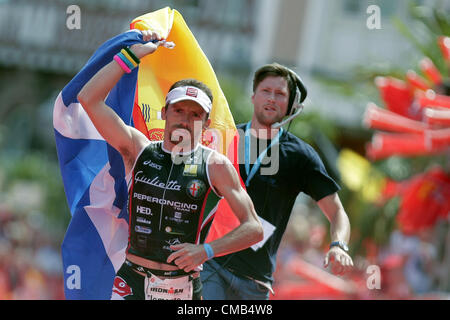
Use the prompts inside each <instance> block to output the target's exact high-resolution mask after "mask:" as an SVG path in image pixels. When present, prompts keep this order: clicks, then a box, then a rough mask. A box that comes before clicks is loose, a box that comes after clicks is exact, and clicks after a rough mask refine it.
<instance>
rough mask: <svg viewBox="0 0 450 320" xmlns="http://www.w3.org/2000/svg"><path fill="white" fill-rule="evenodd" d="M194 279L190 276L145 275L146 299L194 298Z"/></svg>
mask: <svg viewBox="0 0 450 320" xmlns="http://www.w3.org/2000/svg"><path fill="white" fill-rule="evenodd" d="M192 291H193V288H192V281H190V280H189V276H186V277H181V278H176V279H170V278H169V279H160V278H158V277H157V276H155V275H152V276H151V277H148V276H146V277H145V300H192Z"/></svg>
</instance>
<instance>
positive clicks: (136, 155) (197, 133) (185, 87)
mask: <svg viewBox="0 0 450 320" xmlns="http://www.w3.org/2000/svg"><path fill="white" fill-rule="evenodd" d="M142 34H143V40H144V41H145V42H147V43H145V44H135V45H133V46H131V47H130V48H124V49H123V50H122V51H121V52H120V53H118V54H117V55H116V56H115V57H114V61H111V62H110V63H109V64H107V65H106V66H105V67H103V68H102V69H101V70H100V71H99V72H98V73H97V74H95V75H94V76H93V77H92V79H91V80H90V81H89V82H88V83H87V84H86V85H85V86H84V87H83V89H82V90H81V91H80V93H79V95H78V100H79V102H80V103H81V105H82V106H83V108H84V109H85V111H86V113H87V114H88V116H89V118H90V119H91V121H92V123H93V124H94V125H95V127H96V129H97V130H98V132H99V133H100V134H101V135H102V136H103V138H104V139H105V140H106V141H107V142H108V143H109V144H110V145H111V146H113V147H114V148H115V149H116V150H117V151H119V153H120V154H121V155H122V158H123V161H124V165H125V173H126V176H127V180H128V181H129V201H128V207H129V212H130V219H129V226H130V227H129V243H128V248H127V251H126V260H125V262H124V263H123V265H122V267H121V268H120V269H119V271H118V272H117V275H116V278H115V279H114V286H113V288H112V299H126V300H136V299H146V300H156V299H167V300H175V299H185V300H189V299H200V298H201V289H202V285H201V281H200V273H199V271H200V269H201V265H202V264H203V263H204V262H205V261H206V260H208V259H211V258H212V257H214V255H223V254H228V253H231V252H235V251H238V250H242V249H245V248H247V247H249V246H251V245H252V244H254V243H257V242H258V241H260V240H261V239H262V235H263V230H262V227H261V224H260V222H259V221H258V219H257V215H256V212H255V210H254V207H253V203H252V201H251V199H250V197H249V196H248V194H247V193H246V192H245V190H244V189H243V188H242V187H241V185H240V183H239V177H238V175H237V173H236V171H235V169H234V167H233V166H232V164H231V162H230V161H229V160H228V159H227V158H226V157H225V156H223V155H221V154H219V153H217V152H215V151H213V150H212V149H208V148H206V147H203V146H201V145H200V143H199V139H200V138H201V134H202V129H205V128H206V127H207V126H208V125H209V123H210V120H209V119H208V117H209V113H210V111H211V108H212V99H213V96H212V93H211V91H210V89H209V88H208V87H207V86H206V85H205V84H203V83H202V82H200V81H197V80H195V79H185V80H181V81H178V82H176V83H175V84H174V85H172V87H171V88H170V90H169V92H168V94H167V96H166V104H165V107H164V108H163V109H162V110H161V116H162V119H163V120H165V121H166V122H165V129H164V139H163V141H159V142H150V141H149V140H148V139H147V137H145V135H143V134H142V133H141V132H139V131H138V130H137V129H135V128H133V127H130V126H127V125H125V123H124V122H123V121H122V120H121V119H120V117H119V116H118V115H117V114H116V113H115V112H114V111H113V110H112V109H111V108H109V107H108V106H107V105H106V104H105V98H106V96H107V95H108V93H109V92H110V91H111V89H112V88H113V87H114V86H115V85H116V83H117V82H118V81H119V80H120V78H121V77H122V76H123V74H124V72H126V73H129V72H130V69H132V68H133V67H136V66H137V64H139V62H140V59H141V58H142V57H144V56H146V55H148V54H152V53H153V52H154V51H155V50H156V49H157V48H158V47H159V46H161V45H162V46H167V47H170V46H169V45H168V43H166V42H165V41H164V40H163V39H162V38H161V37H160V36H159V35H158V34H157V33H156V32H152V31H150V30H146V31H142ZM222 197H223V198H225V199H226V200H227V201H228V203H229V204H230V207H231V209H232V210H233V211H234V213H235V214H236V216H237V217H238V219H239V221H240V225H239V226H238V227H237V228H235V229H234V230H232V231H231V232H230V233H229V234H227V235H225V236H224V237H222V238H219V239H217V240H214V241H212V242H210V243H208V244H206V243H204V240H205V238H206V235H207V233H208V229H209V227H210V225H211V222H212V220H213V217H214V213H215V210H216V209H217V204H218V201H219V200H220V199H221V198H222Z"/></svg>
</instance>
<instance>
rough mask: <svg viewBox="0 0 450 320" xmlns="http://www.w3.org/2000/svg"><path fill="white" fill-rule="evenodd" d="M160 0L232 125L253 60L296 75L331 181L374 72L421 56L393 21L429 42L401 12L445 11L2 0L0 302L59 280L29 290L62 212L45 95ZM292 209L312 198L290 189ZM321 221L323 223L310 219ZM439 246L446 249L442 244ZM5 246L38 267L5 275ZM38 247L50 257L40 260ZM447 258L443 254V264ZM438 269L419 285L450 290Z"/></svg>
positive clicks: (440, 6)
mask: <svg viewBox="0 0 450 320" xmlns="http://www.w3.org/2000/svg"><path fill="white" fill-rule="evenodd" d="M71 5H76V6H78V8H79V9H80V13H81V23H80V28H79V29H77V28H75V29H70V28H69V27H68V25H67V23H68V18H69V17H70V15H71V13H72V11H70V10H69V7H70V6H71ZM370 5H376V6H378V7H379V9H380V18H381V20H380V28H379V29H372V28H369V27H368V25H367V21H368V19H369V18H370V15H371V13H370V12H368V11H367V9H368V7H369V6H370ZM166 6H169V7H171V8H174V9H177V10H178V11H179V12H180V13H181V14H182V15H183V17H184V19H185V20H186V22H187V24H188V26H189V27H190V29H191V31H192V32H193V33H194V35H195V37H196V39H197V41H198V42H199V44H200V46H201V47H202V49H203V50H204V51H205V54H206V55H207V57H208V58H209V60H210V62H211V64H212V65H213V68H214V70H215V71H216V74H217V76H218V78H219V81H220V83H221V85H222V88H223V90H224V92H225V94H226V96H227V98H228V99H229V104H230V107H231V110H232V113H233V116H234V117H235V120H236V122H242V121H245V120H248V118H249V117H250V114H251V111H252V110H251V104H250V95H251V77H252V74H253V72H254V70H255V69H256V68H257V67H259V66H260V65H262V64H264V63H270V62H273V61H276V62H279V63H282V64H285V65H287V66H289V67H291V68H293V69H294V70H295V71H297V73H299V74H300V75H301V77H302V78H303V79H304V81H305V82H306V83H307V86H308V91H309V96H308V99H307V101H306V108H305V109H306V110H305V115H304V116H303V118H302V119H300V120H297V121H296V122H295V124H294V125H293V126H292V131H293V132H294V133H295V134H297V135H299V136H300V137H302V138H304V139H305V140H307V141H308V142H310V143H312V144H313V145H315V146H316V147H317V148H318V149H319V151H320V153H321V155H322V156H323V157H324V159H325V162H326V165H327V168H328V169H329V171H330V172H331V174H332V175H333V176H334V177H335V178H336V179H337V180H340V178H341V177H340V172H339V169H338V167H337V160H338V155H339V151H340V150H341V149H344V148H349V149H352V150H354V151H355V152H356V153H358V154H360V155H362V156H363V155H364V152H365V151H364V145H365V143H366V142H367V141H368V140H370V137H371V132H370V131H369V130H367V129H365V128H363V127H362V125H361V120H362V118H363V114H364V111H365V106H366V104H367V103H368V102H369V101H375V102H378V103H380V98H379V95H378V91H377V90H376V88H375V86H374V85H373V79H374V78H375V76H377V75H388V74H394V75H398V74H401V73H403V72H404V71H406V70H407V69H408V68H411V67H415V66H416V65H417V63H418V61H419V60H420V59H421V57H422V55H423V52H421V51H420V50H418V49H417V43H414V42H413V41H411V40H410V39H408V38H407V37H406V36H405V35H404V34H402V32H400V31H401V30H402V28H401V26H408V27H409V26H412V27H414V30H415V31H416V30H417V31H418V33H416V34H415V35H416V36H417V37H418V39H420V40H423V41H428V40H429V37H430V35H429V33H427V30H426V27H427V26H426V25H424V23H423V21H422V20H417V15H416V16H414V15H413V14H411V12H412V11H411V10H412V8H422V9H420V10H422V11H420V10H419V11H420V12H421V13H422V14H423V15H424V16H426V15H427V14H428V15H431V14H432V8H435V9H436V10H438V11H439V12H440V13H441V14H442V15H443V16H447V17H449V16H450V0H418V1H414V2H412V1H407V0H398V1H389V0H379V1H369V0H333V1H326V0H301V1H299V0H226V1H222V0H167V1H163V0H127V1H122V0H95V1H91V0H75V1H72V0H33V1H31V0H0V101H1V105H0V223H1V225H0V249H1V250H0V299H2V298H13V299H14V298H18V299H20V298H27V297H28V298H30V297H31V298H36V299H38V298H47V299H58V298H61V297H62V296H61V292H60V291H58V290H60V289H61V290H62V285H61V288H60V289H57V290H56V291H54V292H56V293H54V294H53V293H48V294H46V295H43V294H42V292H43V291H41V295H39V288H41V290H44V289H42V288H44V287H46V284H47V281H48V283H50V282H51V283H53V282H52V281H53V280H54V279H56V280H55V281H58V279H59V280H60V278H59V276H58V275H59V274H60V273H61V270H60V268H61V266H60V265H59V263H60V261H55V262H52V263H51V264H50V266H43V265H45V263H43V262H42V261H54V257H55V255H56V256H58V254H59V250H60V248H59V246H60V244H61V241H62V237H63V235H64V232H65V228H66V227H67V224H68V223H69V219H70V214H69V211H68V209H67V206H66V203H65V198H64V190H63V187H62V181H61V178H60V175H59V169H58V165H57V159H56V152H55V146H54V138H53V126H52V108H53V103H54V99H55V98H56V96H57V94H58V92H59V91H60V90H61V89H62V88H63V87H64V86H65V85H66V84H67V83H68V82H69V81H70V79H71V78H72V77H73V76H74V75H75V74H76V73H77V72H78V71H79V70H80V69H81V68H82V66H83V65H84V64H85V63H86V61H87V60H88V59H89V57H90V56H91V55H92V53H93V52H94V51H95V50H96V49H97V48H98V47H99V45H100V44H102V43H103V42H104V41H105V40H107V39H109V38H111V37H113V36H114V35H117V34H119V33H121V32H124V31H126V30H128V29H129V23H130V22H131V20H132V19H133V18H135V17H137V16H139V15H142V14H143V13H147V12H150V11H154V10H157V9H160V8H162V7H166ZM426 8H428V9H426ZM111 18H113V19H111ZM428 27H429V26H428ZM444 159H445V160H444V161H446V160H448V157H447V158H445V157H444ZM389 161H390V162H387V163H388V164H389V165H390V167H389V168H390V169H389V170H391V172H392V170H394V171H395V170H397V171H395V172H397V177H399V178H406V177H408V176H409V175H412V174H413V173H414V172H415V171H414V170H413V168H414V166H417V164H416V163H409V162H405V161H404V160H402V159H398V158H394V159H393V160H392V159H391V160H389ZM421 163H423V161H422V162H421ZM381 165H382V166H383V165H385V167H386V166H387V165H386V163H382V164H381ZM392 168H394V169H392ZM447 170H448V167H447ZM343 192H344V195H343V199H344V201H347V200H348V201H349V202H348V203H344V206H346V208H347V211H348V212H349V214H350V215H352V216H353V218H354V220H355V224H353V221H352V225H353V226H354V228H355V230H356V231H355V232H358V223H359V221H360V215H362V213H361V212H357V211H361V210H362V209H361V207H356V205H355V207H353V205H354V203H353V202H351V199H352V197H354V195H353V194H352V191H351V190H349V191H348V193H347V191H346V190H344V191H343ZM352 195H353V196H352ZM349 199H350V200H349ZM299 205H301V206H306V205H307V206H308V207H309V205H310V203H309V201H308V200H307V199H305V198H303V197H299ZM302 208H303V207H302ZM308 210H310V211H312V212H313V211H314V209H308ZM308 210H307V209H305V210H301V211H302V212H303V214H304V212H309V211H308ZM311 215H320V213H317V212H315V213H314V214H313V213H311ZM351 218H352V217H351ZM305 219H310V218H308V217H306V216H305ZM313 220H314V219H313ZM310 222H311V221H310ZM320 223H322V224H323V219H322V220H320V219H319V221H316V223H315V224H316V225H317V224H319V225H320ZM23 226H26V227H23ZM439 228H440V229H439V230H438V231H439V232H441V233H442V234H444V235H443V236H441V237H440V238H439V237H438V238H439V239H440V240H436V241H438V242H439V241H442V237H443V238H444V239H446V238H445V236H446V234H447V233H448V230H449V229H448V222H447V224H445V225H444V226H442V225H440V226H439ZM441 229H442V230H441ZM315 230H316V229H315ZM316 231H317V230H316ZM305 232H306V231H305ZM317 232H319V231H317ZM439 232H438V233H439ZM319 234H320V232H319ZM33 235H34V236H33ZM35 237H37V238H39V239H40V240H39V241H38V240H35ZM16 238H17V239H19V240H17V239H16ZM22 238H26V239H28V240H23V239H22ZM319 238H320V237H319ZM447 238H449V237H448V236H447ZM11 239H13V240H11ZM14 239H16V240H17V241H16V240H14ZM20 239H22V240H20ZM386 239H389V234H388V235H386ZM323 241H324V240H323ZM319 242H320V241H319ZM447 242H450V240H447ZM37 243H39V244H41V243H42V245H39V246H37V245H36V244H37ZM324 243H325V242H324ZM386 243H388V240H385V244H386ZM303 245H304V243H303ZM287 246H288V245H287ZM44 247H45V248H46V251H43V250H41V249H42V248H44ZM439 248H441V247H438V249H439ZM443 248H444V249H443V250H444V251H445V250H447V249H448V250H450V245H448V246H447V247H446V246H444V247H443ZM30 250H31V252H32V254H31V255H30V254H29V253H30ZM440 250H442V248H441V249H440ZM438 251H439V250H438ZM10 252H15V254H16V256H17V260H18V261H19V260H20V259H23V257H24V256H28V257H34V258H35V260H33V259H31V261H29V262H28V263H29V264H30V265H33V264H35V265H36V270H37V271H36V273H34V274H31V275H29V277H28V278H26V279H25V278H23V279H21V280H20V279H19V278H18V277H19V276H18V275H14V274H11V272H10V271H8V270H11V268H13V266H14V265H15V264H17V263H18V262H17V261H13V260H14V259H12V258H11V257H12V256H14V255H11V254H10ZM25 253H28V254H25ZM44 254H45V255H48V257H50V258H48V259H43V258H42V256H43V255H44ZM427 254H428V253H427ZM430 255H432V254H431V253H429V254H428V255H427V257H428V256H430ZM436 255H438V253H436ZM449 255H450V254H448V253H447V256H445V257H444V258H442V257H441V260H442V259H444V260H445V259H447V260H450V258H449V257H448V256H449ZM441 256H442V255H441ZM39 259H40V260H39ZM312 260H314V259H312ZM447 260H445V261H447ZM34 261H41V264H38V263H37V262H36V263H35V262H34ZM449 263H450V262H449ZM447 271H448V270H447ZM2 272H3V273H2ZM39 272H40V273H39ZM440 272H441V274H442V275H440V277H439V281H440V283H439V285H440V286H436V285H435V286H434V287H433V286H432V285H429V291H432V290H437V289H436V288H438V289H439V290H441V291H444V292H448V291H449V290H450V283H449V282H450V280H449V277H448V272H447V273H446V272H445V270H444V271H442V270H441V271H440ZM5 275H6V276H5ZM45 277H49V279H51V280H45ZM11 279H12V280H11ZM27 279H28V280H27ZM29 279H31V280H29ZM433 279H434V280H433ZM433 279H432V280H429V281H437V280H436V277H434V278H433ZM442 279H444V280H442ZM27 281H31V282H29V283H28V284H27ZM442 281H444V283H442ZM445 281H447V282H445ZM406 282H407V281H406V280H405V283H406ZM39 285H40V286H41V287H39ZM24 286H29V287H33V286H34V289H33V290H34V291H33V290H31V289H30V290H31V291H30V292H32V294H28V295H27V294H22V293H20V292H23V287H24ZM56 287H57V286H56ZM52 288H53V287H52ZM13 289H14V290H13ZM8 290H9V291H8ZM21 290H22V291H21ZM2 292H3V293H2ZM33 292H34V293H33ZM36 292H37V293H36ZM423 292H426V290H425V291H423ZM2 294H3V296H2ZM33 294H34V295H33Z"/></svg>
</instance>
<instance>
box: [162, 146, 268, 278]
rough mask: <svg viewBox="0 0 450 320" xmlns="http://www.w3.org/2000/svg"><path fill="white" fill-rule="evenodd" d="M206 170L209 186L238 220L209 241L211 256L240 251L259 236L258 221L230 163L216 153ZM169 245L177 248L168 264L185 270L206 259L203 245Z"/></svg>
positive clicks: (260, 232)
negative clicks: (212, 187) (220, 235)
mask: <svg viewBox="0 0 450 320" xmlns="http://www.w3.org/2000/svg"><path fill="white" fill-rule="evenodd" d="M209 173H210V179H211V183H212V185H213V186H214V188H215V189H216V190H217V192H218V193H219V194H221V195H222V196H223V197H224V198H225V199H226V200H227V201H228V204H229V205H230V207H231V209H232V210H233V212H234V214H235V215H236V217H237V218H238V219H239V222H240V225H239V226H238V227H236V228H235V229H233V230H232V231H230V232H229V233H227V234H226V235H224V236H223V237H221V238H219V239H216V240H214V241H212V242H210V243H209V245H210V246H211V247H212V249H213V252H214V255H215V256H222V255H225V254H229V253H232V252H236V251H240V250H243V249H246V248H248V247H250V246H252V245H253V244H255V243H258V242H259V241H261V240H262V239H263V229H262V226H261V222H260V221H259V219H258V216H257V214H256V212H255V208H254V206H253V202H252V200H251V199H250V197H249V195H248V194H247V192H246V191H245V190H244V189H243V188H242V186H241V184H240V182H239V177H238V174H237V172H236V170H235V169H234V167H233V165H232V164H231V162H230V161H229V160H228V159H227V158H226V157H224V156H222V155H220V154H218V153H216V154H214V155H213V156H211V158H210V162H209ZM171 248H172V249H173V250H178V251H176V252H174V253H172V254H171V255H170V256H169V258H168V260H167V261H168V263H170V262H172V261H175V264H176V265H177V266H178V267H179V268H180V269H184V270H185V271H191V270H193V269H194V268H195V267H197V266H198V265H200V264H202V263H203V262H205V261H206V260H207V258H208V257H207V254H206V251H205V248H204V246H203V245H193V244H180V245H176V246H171Z"/></svg>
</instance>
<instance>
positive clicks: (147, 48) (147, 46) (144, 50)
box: [130, 30, 175, 59]
mask: <svg viewBox="0 0 450 320" xmlns="http://www.w3.org/2000/svg"><path fill="white" fill-rule="evenodd" d="M141 33H142V39H143V40H144V41H145V42H146V43H137V44H134V45H132V46H131V47H130V50H131V51H133V53H134V54H135V55H136V56H137V57H138V58H139V59H141V58H143V57H145V56H146V55H149V54H152V53H153V52H155V51H156V49H158V47H159V46H165V47H166V48H169V49H172V48H173V47H174V46H175V44H173V43H172V42H166V41H165V40H164V38H162V37H161V36H160V35H159V33H157V32H154V31H151V30H143V31H141Z"/></svg>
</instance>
